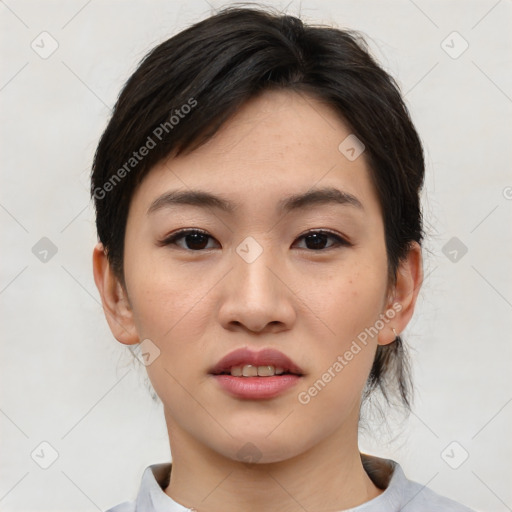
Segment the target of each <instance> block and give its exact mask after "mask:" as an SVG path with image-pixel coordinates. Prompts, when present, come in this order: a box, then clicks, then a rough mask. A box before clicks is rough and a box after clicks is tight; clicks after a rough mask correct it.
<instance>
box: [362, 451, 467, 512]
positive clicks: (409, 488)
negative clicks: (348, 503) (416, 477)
mask: <svg viewBox="0 0 512 512" xmlns="http://www.w3.org/2000/svg"><path fill="white" fill-rule="evenodd" d="M362 458H363V465H364V466H365V470H366V471H367V472H368V475H369V476H370V478H372V480H373V481H374V483H375V484H376V485H377V486H378V487H380V488H381V489H384V492H383V493H382V494H381V495H379V496H378V497H377V498H375V499H373V500H371V501H369V502H368V503H365V504H364V505H362V506H361V508H359V507H357V508H356V509H355V510H357V511H358V512H359V510H361V512H363V511H364V512H370V511H371V512H373V510H375V511H377V510H400V511H401V512H432V511H433V510H435V511H436V512H475V511H474V510H472V509H470V508H468V507H466V506H465V505H462V504H461V503H458V502H456V501H453V500H451V499H450V498H447V497H445V496H441V495H440V494H437V493H436V492H434V491H433V490H432V489H429V488H428V487H427V486H425V485H422V484H419V483H418V482H414V481H412V480H409V479H408V478H407V477H406V476H405V474H404V472H403V470H402V468H401V466H400V464H398V463H397V462H395V461H393V460H390V459H380V458H378V457H371V456H367V455H366V454H365V455H363V454H362ZM365 459H366V460H365ZM368 470H370V471H368Z"/></svg>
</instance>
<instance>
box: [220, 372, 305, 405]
mask: <svg viewBox="0 0 512 512" xmlns="http://www.w3.org/2000/svg"><path fill="white" fill-rule="evenodd" d="M213 377H214V378H215V380H216V381H217V382H218V383H219V385H220V386H221V387H222V389H224V390H225V391H227V392H228V393H229V394H230V395H232V396H234V397H236V398H244V399H247V400H264V399H268V398H274V397H276V396H278V395H280V394H281V393H284V392H285V391H287V390H288V389H290V388H292V387H293V386H295V385H296V384H297V383H298V382H299V380H300V378H301V377H300V376H299V375H291V374H286V375H274V376H273V377H233V376H232V375H214V376H213Z"/></svg>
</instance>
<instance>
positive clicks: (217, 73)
mask: <svg viewBox="0 0 512 512" xmlns="http://www.w3.org/2000/svg"><path fill="white" fill-rule="evenodd" d="M267 90H286V91H291V92H297V93H299V94H304V95H308V96H311V97H314V98H316V99H318V100H320V101H322V102H323V103H324V104H326V105H328V106H329V107H330V108H332V109H333V111H335V112H336V113H337V114H338V115H339V116H340V119H341V120H342V121H343V122H344V123H345V124H346V125H347V126H348V127H349V129H350V130H351V132H352V133H353V134H355V135H356V136H357V138H358V139H360V141H362V142H363V144H364V146H365V153H364V155H365V158H366V161H367V164H368V166H369V172H370V178H371V181H372V183H373V185H374V187H375V190H376V192H377V195H378V198H379V202H380V206H381V209H382V212H383V221H384V230H385V242H386V252H387V259H388V281H389V283H390V284H394V283H395V282H396V273H397V269H398V266H399V264H400V262H401V261H402V260H403V259H404V258H405V257H406V256H407V254H408V252H409V249H410V245H411V243H412V242H418V243H419V244H421V242H422V238H423V228H422V216H421V208H420V197H419V194H420V190H421V187H422V185H423V179H424V159H423V149H422V145H421V142H420V139H419V137H418V134H417V132H416V130H415V128H414V126H413V124H412V122H411V119H410V116H409V113H408V110H407V108H406V106H405V104H404V102H403V100H402V97H401V94H400V91H399V89H398V86H397V85H396V83H395V81H394V79H393V78H392V77H391V76H390V75H389V74H388V73H387V72H386V71H384V70H383V69H382V68H381V67H380V66H379V65H378V64H377V63H376V61H375V60H374V59H373V58H372V56H371V55H370V53H369V51H368V48H367V45H366V43H365V41H364V39H363V38H362V37H361V36H360V35H359V34H358V33H357V32H355V31H351V30H341V29H337V28H333V27H326V26H313V25H305V24H303V22H302V21H301V20H300V19H298V18H296V17H293V16H288V15H281V14H277V13H273V12H271V11H269V10H268V9H265V10H263V9H259V8H258V9H257V8H240V7H235V8H233V7H231V8H227V9H224V10H222V11H220V12H219V13H218V14H215V15H213V16H211V17H209V18H207V19H205V20H203V21H201V22H199V23H196V24H195V25H193V26H191V27H189V28H187V29H186V30H183V31H182V32H180V33H178V34H177V35H175V36H174V37H172V38H170V39H168V40H166V41H164V42H163V43H161V44H160V45H158V46H157V47H155V48H154V49H153V50H151V51H150V52H149V53H148V54H147V55H146V57H145V58H144V59H143V60H142V62H141V63H140V65H139V67H138V68H137V70H136V71H135V72H134V73H133V75H132V76H131V77H130V78H129V80H128V81H127V82H126V84H125V86H124V88H123V90H122V91H121V93H120V96H119V98H118V100H117V103H116V105H115V107H114V109H113V113H112V117H111V119H110V122H109V123H108V126H107V128H106V129H105V131H104V133H103V135H102V137H101V140H100V142H99V145H98V148H97V150H96V154H95V157H94V163H93V170H92V182H91V194H92V197H93V198H94V201H95V207H96V227H97V231H98V237H99V240H100V241H101V242H102V244H103V246H104V248H105V251H106V253H107V256H108V259H109V263H110V265H111V266H112V268H113V270H114V272H115V274H116V276H117V277H118V278H119V280H120V281H121V283H122V284H123V286H124V273H123V252H124V238H125V230H126V221H127V216H128V210H129V206H130V201H131V199H132V197H133V194H134V191H135V189H136V187H137V186H138V184H140V183H141V181H142V180H143V179H144V177H145V176H146V175H147V174H148V172H149V171H150V170H151V168H152V167H153V166H154V165H155V164H157V163H158V162H159V161H160V160H162V159H163V158H165V157H168V156H169V155H171V154H173V155H179V154H181V153H187V152H190V151H193V150H194V149H196V148H197V147H199V146H200V145H201V144H203V143H204V142H206V141H207V140H208V139H209V138H211V137H212V136H213V135H214V134H215V133H216V131H217V130H218V129H219V128H220V127H221V126H222V125H223V123H225V122H226V120H228V119H229V118H230V117H231V116H232V115H233V114H234V113H235V112H236V111H237V110H238V109H239V108H240V107H241V106H242V105H243V104H244V103H245V102H247V101H248V100H249V99H251V98H253V97H255V96H257V95H259V94H260V93H262V92H264V91H267ZM340 142H341V141H340ZM141 148H145V150H142V149H141ZM134 152H136V153H137V155H136V156H135V155H134ZM376 388H379V389H380V390H381V391H382V393H383V395H384V397H385V398H386V400H388V397H389V392H390V390H391V389H392V390H393V391H396V392H397V393H398V395H399V397H400V398H401V400H402V402H403V404H404V405H405V406H406V407H410V397H411V391H412V388H411V385H410V373H409V365H408V359H407V353H406V351H405V347H404V346H403V343H402V340H401V339H400V337H397V338H396V340H395V341H394V342H393V343H391V344H389V345H385V346H381V345H379V346H378V347H377V352H376V356H375V360H374V363H373V366H372V369H371V371H370V375H369V378H368V381H367V386H366V389H365V395H364V396H365V397H367V396H368V395H369V394H370V393H371V392H372V391H373V390H375V389H376Z"/></svg>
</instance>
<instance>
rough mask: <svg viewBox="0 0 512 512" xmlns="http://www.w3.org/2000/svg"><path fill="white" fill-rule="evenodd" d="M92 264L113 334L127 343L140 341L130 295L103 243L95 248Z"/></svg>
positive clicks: (132, 343)
mask: <svg viewBox="0 0 512 512" xmlns="http://www.w3.org/2000/svg"><path fill="white" fill-rule="evenodd" d="M92 265H93V273H94V281H95V283H96V287H97V288H98V291H99V292H100V295H101V302H102V305H103V311H104V313H105V317H106V319H107V322H108V325H109V327H110V330H111V331H112V334H113V335H114V337H115V338H116V339H117V341H119V342H120V343H124V344H125V345H134V344H135V343H139V341H140V340H139V336H138V335H137V330H136V328H135V323H134V321H133V311H132V309H131V305H130V302H129V300H128V295H127V293H126V290H125V289H124V287H123V285H122V284H121V283H120V282H119V279H118V278H117V277H116V276H115V275H114V272H113V271H112V268H111V265H110V263H109V261H108V258H107V255H106V253H105V250H104V248H103V244H101V243H98V244H97V245H96V247H95V248H94V251H93V255H92Z"/></svg>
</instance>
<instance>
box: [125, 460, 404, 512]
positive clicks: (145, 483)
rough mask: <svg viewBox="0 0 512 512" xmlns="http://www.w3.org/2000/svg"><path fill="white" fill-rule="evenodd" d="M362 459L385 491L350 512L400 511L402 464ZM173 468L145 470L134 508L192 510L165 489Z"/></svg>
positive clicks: (167, 511)
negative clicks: (173, 497) (176, 500)
mask: <svg viewBox="0 0 512 512" xmlns="http://www.w3.org/2000/svg"><path fill="white" fill-rule="evenodd" d="M361 460H362V462H363V467H364V469H365V471H366V472H367V473H368V476H369V477H370V478H371V480H372V481H373V482H374V484H375V485H376V486H377V487H379V488H380V489H385V490H384V492H383V493H382V494H380V495H379V496H377V497H376V498H374V499H372V500H370V501H368V502H366V503H363V504H362V505H359V506H357V507H355V508H352V509H350V512H352V511H353V512H381V511H382V510H398V508H399V507H400V504H401V503H402V501H403V489H404V487H405V485H406V484H407V479H406V477H405V474H404V472H403V470H402V468H401V467H400V464H398V463H397V462H395V461H393V460H391V459H383V458H380V457H374V456H371V455H366V454H361ZM171 469H172V463H170V462H169V463H163V464H153V465H151V466H148V467H147V468H146V469H145V471H144V474H143V475H142V482H141V486H140V489H139V493H138V495H137V500H136V509H135V510H136V511H137V512H139V511H144V512H189V511H190V510H191V509H189V508H187V507H185V506H183V505H181V504H179V503H177V502H175V501H174V500H173V499H172V498H171V497H170V496H168V495H167V494H165V492H164V489H165V488H166V487H167V486H168V485H169V480H170V476H171ZM340 512H342V511H340ZM345 512H349V511H348V510H347V511H345Z"/></svg>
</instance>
